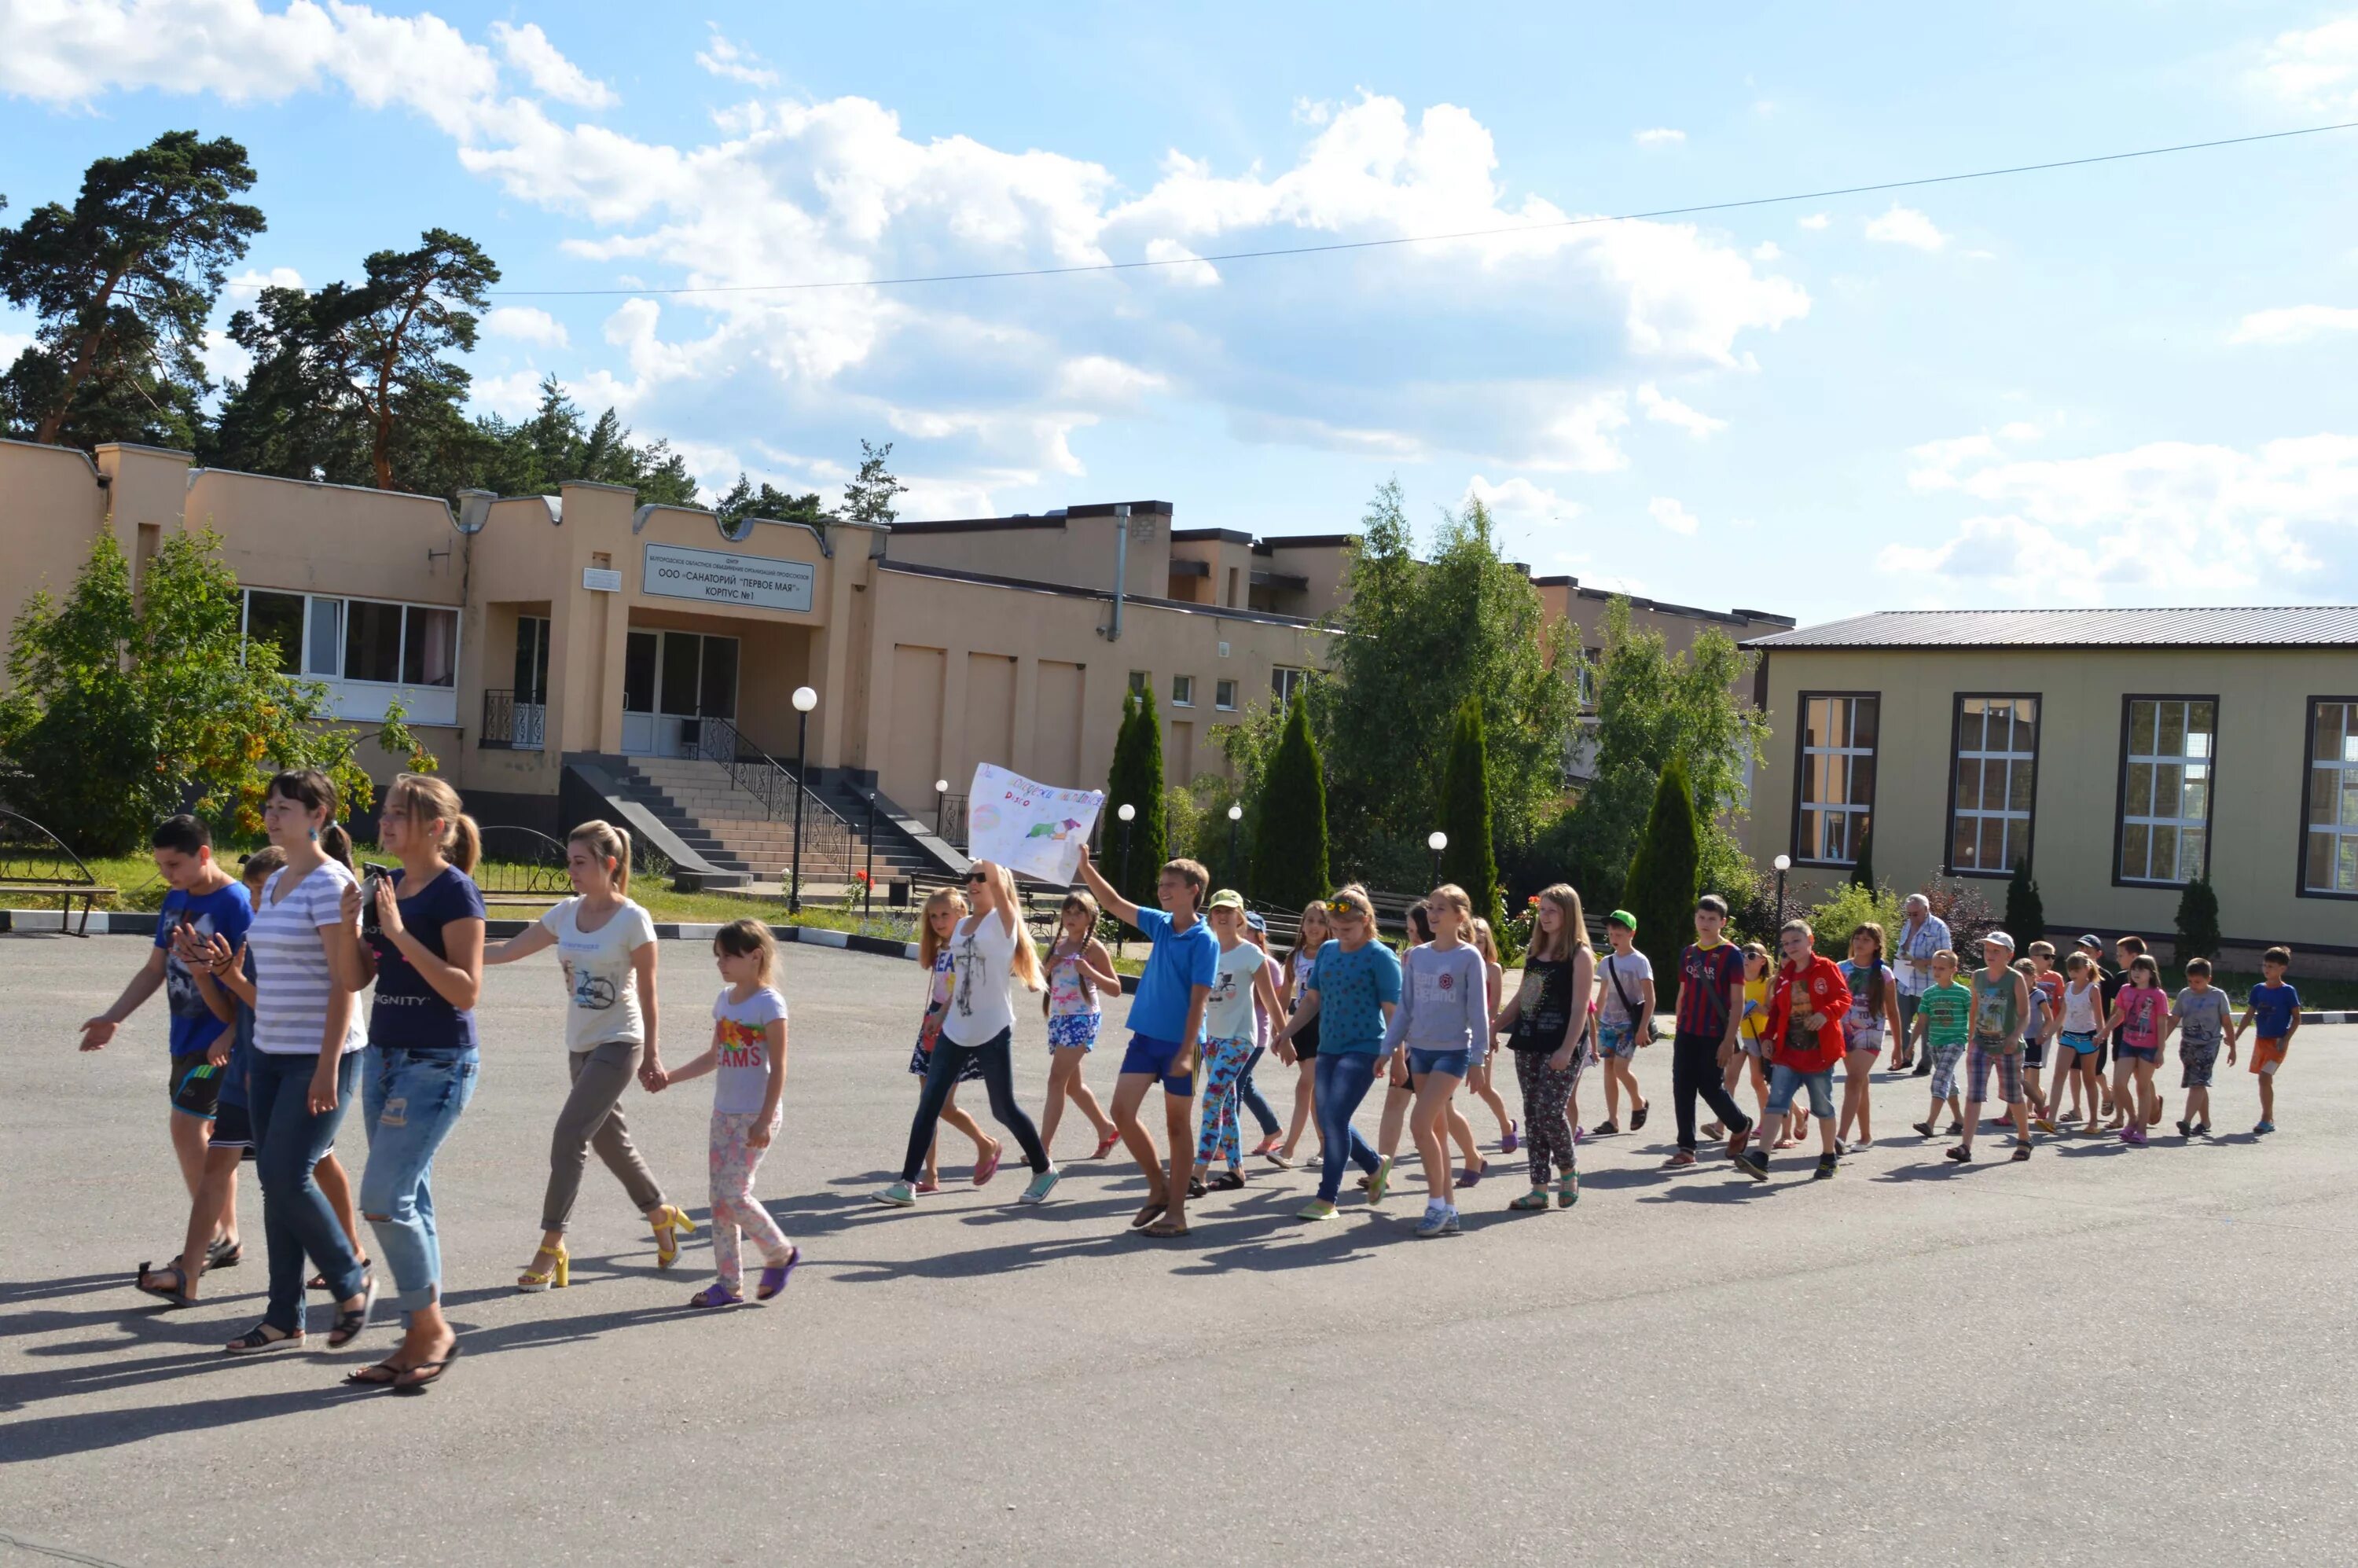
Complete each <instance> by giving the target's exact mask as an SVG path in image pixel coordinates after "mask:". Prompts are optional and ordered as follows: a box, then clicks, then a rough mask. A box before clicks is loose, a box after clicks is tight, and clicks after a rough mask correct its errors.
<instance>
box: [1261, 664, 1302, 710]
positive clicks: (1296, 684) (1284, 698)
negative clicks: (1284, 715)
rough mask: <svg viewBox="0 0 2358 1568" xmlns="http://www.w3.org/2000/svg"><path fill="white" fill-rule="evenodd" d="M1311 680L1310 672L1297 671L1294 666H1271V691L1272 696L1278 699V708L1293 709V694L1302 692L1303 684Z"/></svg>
mask: <svg viewBox="0 0 2358 1568" xmlns="http://www.w3.org/2000/svg"><path fill="white" fill-rule="evenodd" d="M1309 678H1310V672H1309V671H1308V670H1304V669H1297V668H1295V667H1294V666H1293V665H1271V666H1270V670H1269V689H1270V692H1271V695H1272V696H1274V697H1276V698H1277V705H1278V707H1280V708H1291V707H1293V694H1294V693H1295V692H1297V691H1300V690H1301V689H1302V687H1303V682H1305V681H1307V680H1308V679H1309Z"/></svg>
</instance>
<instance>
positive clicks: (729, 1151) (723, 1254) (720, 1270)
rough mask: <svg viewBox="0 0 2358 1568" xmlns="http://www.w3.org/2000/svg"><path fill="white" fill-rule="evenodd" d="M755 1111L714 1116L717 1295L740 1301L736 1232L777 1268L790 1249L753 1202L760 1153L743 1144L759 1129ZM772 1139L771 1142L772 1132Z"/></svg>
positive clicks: (741, 1278)
mask: <svg viewBox="0 0 2358 1568" xmlns="http://www.w3.org/2000/svg"><path fill="white" fill-rule="evenodd" d="M761 1119H762V1118H761V1115H760V1113H759V1112H757V1111H750V1110H749V1111H727V1110H716V1111H714V1112H713V1113H712V1266H713V1271H714V1272H715V1273H716V1274H718V1275H719V1280H720V1287H721V1289H723V1290H725V1291H727V1292H729V1293H730V1294H731V1295H741V1294H742V1293H743V1292H744V1288H745V1274H744V1270H743V1268H742V1266H741V1264H740V1263H739V1261H738V1251H737V1246H738V1232H739V1230H742V1231H743V1232H744V1233H745V1234H746V1235H747V1236H750V1237H752V1238H753V1245H754V1246H756V1247H758V1248H760V1249H762V1260H763V1261H764V1262H766V1263H768V1264H769V1265H770V1266H771V1267H773V1268H776V1267H778V1266H779V1265H781V1264H783V1263H784V1262H785V1260H787V1258H788V1257H790V1256H791V1255H792V1254H793V1251H794V1249H792V1248H790V1247H788V1246H787V1245H786V1235H785V1232H784V1231H783V1230H780V1229H779V1228H778V1222H777V1221H776V1220H774V1219H772V1218H771V1217H770V1211H769V1210H768V1209H765V1208H763V1206H761V1205H760V1204H758V1203H755V1202H754V1201H753V1173H754V1172H755V1171H758V1170H760V1169H761V1166H762V1156H763V1153H765V1152H766V1151H764V1150H761V1149H755V1148H753V1147H752V1145H750V1144H748V1143H747V1142H746V1141H745V1138H746V1135H747V1134H748V1133H750V1132H752V1130H753V1129H754V1128H755V1127H756V1126H758V1125H760V1123H761ZM772 1136H773V1137H774V1136H775V1130H774V1127H773V1132H772Z"/></svg>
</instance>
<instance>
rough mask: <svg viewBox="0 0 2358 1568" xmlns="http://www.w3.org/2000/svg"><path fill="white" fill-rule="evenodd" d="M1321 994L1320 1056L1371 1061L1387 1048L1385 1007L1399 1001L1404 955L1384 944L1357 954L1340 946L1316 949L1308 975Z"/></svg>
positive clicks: (1372, 945) (1370, 944) (1330, 944)
mask: <svg viewBox="0 0 2358 1568" xmlns="http://www.w3.org/2000/svg"><path fill="white" fill-rule="evenodd" d="M1310 985H1311V989H1314V990H1315V991H1317V993H1318V1054H1320V1055H1322V1056H1325V1055H1340V1056H1373V1055H1377V1054H1380V1053H1381V1052H1382V1050H1383V1048H1384V1008H1383V1004H1384V1003H1386V1002H1388V1001H1389V1002H1393V1003H1397V1002H1398V1001H1399V1000H1400V997H1401V961H1400V955H1399V954H1397V953H1395V952H1393V951H1392V950H1391V949H1390V947H1387V946H1384V945H1383V944H1382V943H1380V942H1368V943H1367V944H1366V945H1364V946H1361V947H1360V948H1359V950H1358V951H1357V952H1356V953H1347V952H1345V951H1343V944H1341V943H1340V942H1334V941H1330V942H1328V943H1327V944H1326V945H1325V946H1323V947H1321V948H1319V949H1318V962H1317V964H1316V965H1315V966H1314V967H1313V968H1312V969H1311V971H1310Z"/></svg>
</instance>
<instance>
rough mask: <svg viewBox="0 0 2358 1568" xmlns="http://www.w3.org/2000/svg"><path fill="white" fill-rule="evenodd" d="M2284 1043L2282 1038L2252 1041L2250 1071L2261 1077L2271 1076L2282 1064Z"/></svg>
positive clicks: (2275, 1074)
mask: <svg viewBox="0 0 2358 1568" xmlns="http://www.w3.org/2000/svg"><path fill="white" fill-rule="evenodd" d="M2284 1059H2285V1043H2284V1042H2283V1041H2282V1040H2280V1039H2279V1040H2268V1039H2255V1040H2254V1041H2253V1042H2252V1071H2254V1072H2255V1073H2257V1074H2259V1075H2260V1076H2262V1077H2267V1078H2273V1077H2275V1076H2277V1068H2278V1067H2281V1066H2283V1065H2284Z"/></svg>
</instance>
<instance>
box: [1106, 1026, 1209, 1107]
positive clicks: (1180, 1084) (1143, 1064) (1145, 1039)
mask: <svg viewBox="0 0 2358 1568" xmlns="http://www.w3.org/2000/svg"><path fill="white" fill-rule="evenodd" d="M1184 1049H1186V1047H1184V1046H1183V1045H1181V1044H1179V1042H1177V1041H1176V1040H1157V1039H1156V1038H1155V1037H1154V1036H1153V1035H1152V1034H1133V1035H1131V1036H1130V1049H1129V1050H1127V1051H1125V1052H1123V1053H1122V1055H1121V1071H1122V1076H1124V1077H1128V1076H1130V1074H1132V1073H1144V1074H1145V1075H1147V1076H1149V1077H1154V1078H1160V1079H1162V1080H1163V1093H1165V1094H1174V1095H1177V1096H1179V1097H1180V1098H1183V1099H1190V1098H1194V1097H1195V1074H1194V1073H1174V1072H1173V1071H1172V1070H1171V1064H1172V1063H1174V1062H1175V1061H1177V1060H1178V1059H1179V1054H1180V1052H1182V1051H1183V1050H1184Z"/></svg>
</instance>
